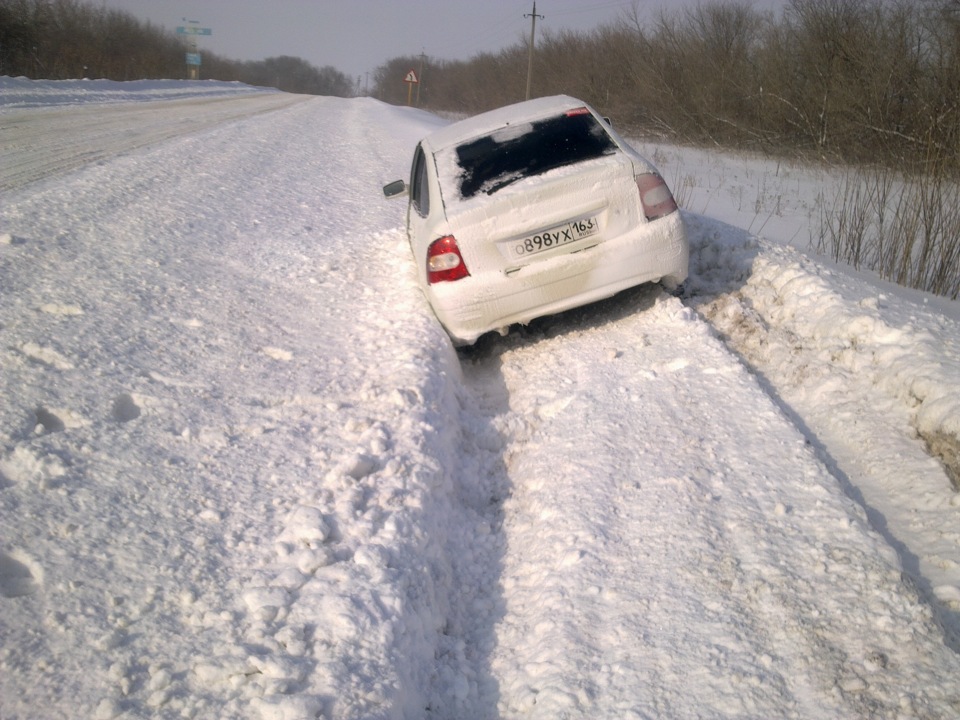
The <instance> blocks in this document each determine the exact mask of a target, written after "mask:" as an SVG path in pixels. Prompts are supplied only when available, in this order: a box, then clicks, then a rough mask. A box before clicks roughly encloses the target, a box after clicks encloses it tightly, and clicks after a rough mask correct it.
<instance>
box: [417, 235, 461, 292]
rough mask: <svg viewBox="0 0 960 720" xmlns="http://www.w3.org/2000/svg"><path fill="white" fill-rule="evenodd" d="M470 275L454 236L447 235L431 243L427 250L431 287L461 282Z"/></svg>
mask: <svg viewBox="0 0 960 720" xmlns="http://www.w3.org/2000/svg"><path fill="white" fill-rule="evenodd" d="M469 275H470V273H469V272H468V271H467V266H466V265H465V264H464V262H463V255H461V254H460V248H459V247H457V239H456V238H455V237H453V235H445V236H444V237H442V238H440V239H439V240H434V241H433V242H432V243H430V247H428V248H427V282H428V283H429V284H430V285H433V284H434V283H438V282H451V281H453V280H460V279H461V278H465V277H468V276H469Z"/></svg>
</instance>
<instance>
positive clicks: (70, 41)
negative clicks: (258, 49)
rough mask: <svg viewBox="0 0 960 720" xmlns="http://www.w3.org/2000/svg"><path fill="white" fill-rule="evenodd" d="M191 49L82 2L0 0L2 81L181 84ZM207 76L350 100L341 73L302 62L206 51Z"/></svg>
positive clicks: (159, 30)
mask: <svg viewBox="0 0 960 720" xmlns="http://www.w3.org/2000/svg"><path fill="white" fill-rule="evenodd" d="M186 52H187V46H186V45H185V43H184V41H183V40H182V39H181V38H180V37H178V36H177V35H176V34H175V33H174V32H173V31H172V30H169V29H166V28H163V27H159V26H157V25H154V24H152V23H149V22H141V21H140V20H138V19H137V18H136V17H134V16H133V15H131V14H130V13H128V12H125V11H123V10H115V9H107V8H104V7H102V6H95V5H93V4H91V3H85V2H79V1H78V0H0V75H12V76H24V77H29V78H44V79H49V80H66V79H70V78H105V79H108V80H143V79H148V80H149V79H171V78H173V79H177V78H185V77H186V76H187V66H186V57H185V56H186ZM202 62H203V65H202V67H201V75H202V77H204V78H207V79H214V80H227V81H239V82H243V83H248V84H250V85H257V86H263V87H276V88H279V89H280V90H283V91H285V92H291V93H305V94H314V95H335V96H340V97H349V96H351V95H353V94H354V85H353V83H352V82H351V81H350V79H349V78H348V77H347V76H346V75H344V74H343V73H342V72H340V71H339V70H336V69H335V68H332V67H323V68H317V67H314V66H313V65H311V64H310V63H308V62H306V61H305V60H302V59H300V58H296V57H288V56H281V57H274V58H268V59H266V60H262V61H257V62H240V61H236V60H230V59H228V58H223V57H220V56H218V55H216V54H214V53H209V52H203V53H202Z"/></svg>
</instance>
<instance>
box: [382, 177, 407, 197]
mask: <svg viewBox="0 0 960 720" xmlns="http://www.w3.org/2000/svg"><path fill="white" fill-rule="evenodd" d="M383 194H384V197H388V198H395V197H399V196H401V195H406V194H407V184H406V183H405V182H404V181H403V180H394V181H393V182H392V183H388V184H386V185H384V186H383Z"/></svg>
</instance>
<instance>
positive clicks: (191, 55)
mask: <svg viewBox="0 0 960 720" xmlns="http://www.w3.org/2000/svg"><path fill="white" fill-rule="evenodd" d="M183 21H184V22H186V23H189V25H181V26H179V27H178V28H177V35H180V36H183V37H185V38H189V39H190V51H189V52H188V53H187V79H188V80H199V79H200V52H199V51H198V50H197V37H198V36H201V35H213V30H211V29H210V28H205V27H200V21H199V20H187V19H186V18H183Z"/></svg>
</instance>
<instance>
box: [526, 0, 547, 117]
mask: <svg viewBox="0 0 960 720" xmlns="http://www.w3.org/2000/svg"><path fill="white" fill-rule="evenodd" d="M524 17H525V18H530V55H529V57H528V58H527V100H529V99H530V80H531V79H532V77H533V39H534V33H536V31H537V18H540V19H541V20H543V15H537V0H533V12H532V13H530V14H529V15H524Z"/></svg>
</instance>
